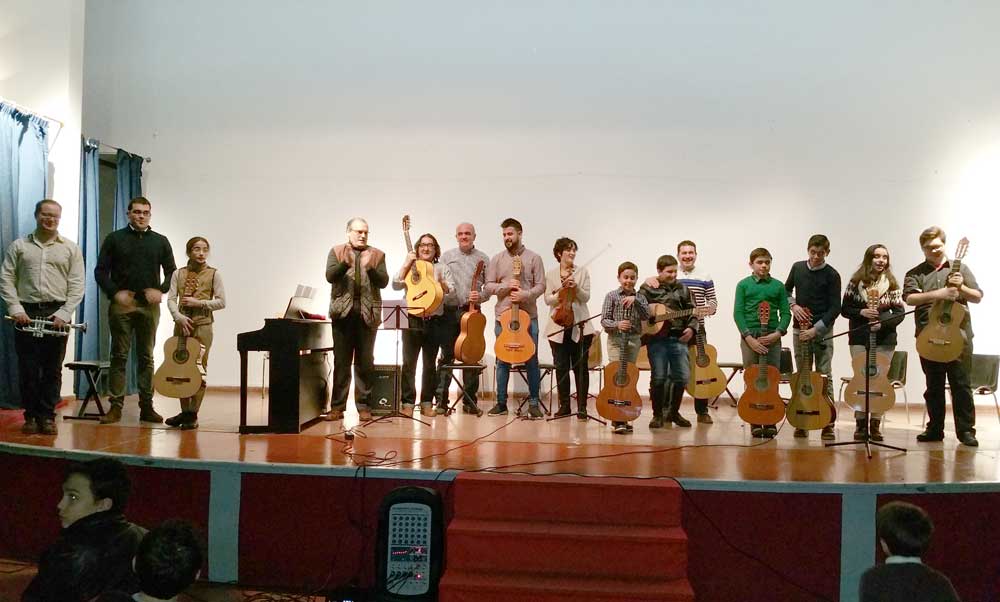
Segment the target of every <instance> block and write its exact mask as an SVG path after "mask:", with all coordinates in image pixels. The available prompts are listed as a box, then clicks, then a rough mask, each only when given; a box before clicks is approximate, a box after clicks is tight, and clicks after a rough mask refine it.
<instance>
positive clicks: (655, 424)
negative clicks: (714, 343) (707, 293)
mask: <svg viewBox="0 0 1000 602" xmlns="http://www.w3.org/2000/svg"><path fill="white" fill-rule="evenodd" d="M656 271H657V275H656V285H655V286H651V285H650V282H649V281H648V280H647V281H646V282H645V283H643V285H642V287H641V288H640V289H639V294H640V296H642V297H643V298H644V299H645V300H646V301H647V302H649V303H658V304H660V305H663V306H665V307H666V308H667V311H678V310H681V311H683V310H693V309H694V303H693V302H692V301H691V293H690V292H689V291H688V289H687V287H686V286H684V285H683V284H681V283H680V282H678V281H677V259H676V258H674V256H673V255H661V256H660V258H659V259H657V260H656ZM697 328H698V317H697V316H695V315H694V314H693V313H692V314H690V315H687V316H681V317H677V318H673V319H670V320H667V321H666V323H665V324H663V325H662V326H661V327H660V329H659V330H658V331H657V332H656V334H654V335H651V336H649V337H648V338H647V339H646V341H645V342H646V349H647V351H648V353H649V367H650V369H651V376H650V398H651V400H652V403H653V419H652V420H650V421H649V428H651V429H658V428H663V425H664V419H666V422H667V423H671V422H672V423H674V424H676V425H677V426H684V427H689V426H691V422H690V421H688V420H687V419H686V418H684V417H683V416H681V414H680V408H681V400H682V399H683V398H684V386H685V385H686V384H687V381H688V377H689V366H688V348H687V346H688V342H690V341H691V337H693V336H694V334H695V331H696V330H697Z"/></svg>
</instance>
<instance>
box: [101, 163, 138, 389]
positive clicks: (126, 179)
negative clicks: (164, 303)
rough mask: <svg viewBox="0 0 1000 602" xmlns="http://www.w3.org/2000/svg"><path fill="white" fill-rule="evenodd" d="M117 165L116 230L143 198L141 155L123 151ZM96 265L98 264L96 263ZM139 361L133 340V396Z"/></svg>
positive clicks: (129, 372) (129, 383) (129, 376)
mask: <svg viewBox="0 0 1000 602" xmlns="http://www.w3.org/2000/svg"><path fill="white" fill-rule="evenodd" d="M115 162H116V163H117V170H116V173H117V183H116V186H115V230H119V229H121V228H124V227H125V226H127V225H128V203H129V201H131V200H132V199H134V198H135V197H137V196H142V162H143V158H142V157H140V156H139V155H133V154H132V153H127V152H125V151H123V150H121V149H119V150H118V154H117V156H116V158H115ZM95 265H96V262H95ZM138 363H139V362H138V360H137V359H136V352H135V339H134V338H133V339H132V350H131V351H130V352H129V355H128V364H126V367H125V376H126V379H125V392H126V393H127V394H128V395H133V394H135V393H138V392H139V385H138V370H137V366H138Z"/></svg>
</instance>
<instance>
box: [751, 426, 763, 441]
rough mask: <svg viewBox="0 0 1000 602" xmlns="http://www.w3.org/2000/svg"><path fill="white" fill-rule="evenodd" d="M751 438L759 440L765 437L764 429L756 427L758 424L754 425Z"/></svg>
mask: <svg viewBox="0 0 1000 602" xmlns="http://www.w3.org/2000/svg"><path fill="white" fill-rule="evenodd" d="M750 436H751V437H757V438H760V437H763V436H764V427H762V426H760V425H756V424H755V425H752V426H751V427H750Z"/></svg>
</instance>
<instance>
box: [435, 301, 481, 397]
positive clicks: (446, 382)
mask: <svg viewBox="0 0 1000 602" xmlns="http://www.w3.org/2000/svg"><path fill="white" fill-rule="evenodd" d="M464 313H465V309H464V308H447V307H446V308H445V310H444V339H443V340H442V341H441V357H440V359H439V360H438V366H443V365H445V364H451V363H454V361H455V341H456V340H458V335H459V334H461V332H462V314H464ZM439 376H440V378H441V382H439V383H438V390H439V391H440V393H441V399H442V400H444V402H447V397H448V388H449V387H450V386H451V375H450V374H449V373H447V372H440V374H439ZM462 388H464V389H465V399H463V400H462V402H463V403H465V404H466V405H470V406H474V405H476V401H477V396H478V395H479V372H478V371H476V370H462Z"/></svg>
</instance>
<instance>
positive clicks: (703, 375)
mask: <svg viewBox="0 0 1000 602" xmlns="http://www.w3.org/2000/svg"><path fill="white" fill-rule="evenodd" d="M703 349H704V354H702V355H701V356H699V355H698V346H697V345H692V346H691V348H690V349H688V365H689V366H690V372H691V376H690V377H689V378H688V382H687V387H686V389H687V392H688V393H689V394H690V395H691V397H693V398H695V399H713V398H715V397H716V396H718V395H721V394H722V392H723V391H725V390H726V375H725V374H724V373H723V372H722V368H720V367H719V364H718V361H717V359H716V358H717V357H718V353H719V352H718V351H716V349H715V347H714V346H712V345H709V344H708V343H705V344H704V345H703Z"/></svg>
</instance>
